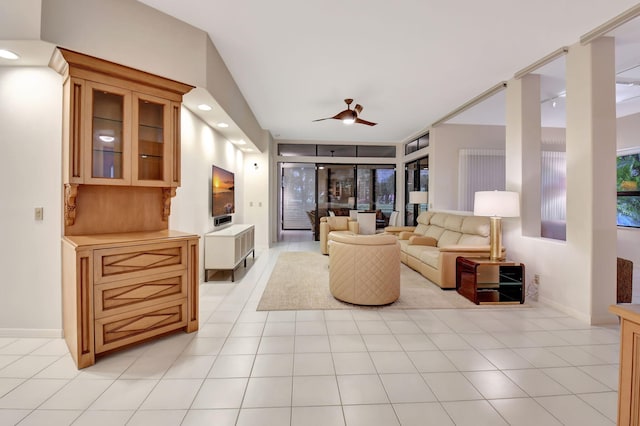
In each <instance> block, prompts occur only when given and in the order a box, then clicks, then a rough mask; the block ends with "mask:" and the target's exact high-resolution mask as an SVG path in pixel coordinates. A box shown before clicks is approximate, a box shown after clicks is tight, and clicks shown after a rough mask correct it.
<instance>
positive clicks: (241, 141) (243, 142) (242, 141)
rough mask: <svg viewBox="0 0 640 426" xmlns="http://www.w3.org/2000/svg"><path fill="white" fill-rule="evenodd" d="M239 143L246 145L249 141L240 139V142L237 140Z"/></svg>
mask: <svg viewBox="0 0 640 426" xmlns="http://www.w3.org/2000/svg"><path fill="white" fill-rule="evenodd" d="M236 143H237V144H238V145H246V144H247V143H246V142H245V141H244V139H240V140H239V141H238V142H236Z"/></svg>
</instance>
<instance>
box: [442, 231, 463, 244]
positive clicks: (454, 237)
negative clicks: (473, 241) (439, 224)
mask: <svg viewBox="0 0 640 426" xmlns="http://www.w3.org/2000/svg"><path fill="white" fill-rule="evenodd" d="M461 236H462V234H461V233H460V232H456V231H450V230H448V229H447V230H445V231H444V232H443V233H442V235H441V236H440V238H438V247H444V246H451V245H454V244H458V241H459V240H460V237H461Z"/></svg>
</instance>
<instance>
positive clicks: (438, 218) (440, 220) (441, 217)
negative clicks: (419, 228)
mask: <svg viewBox="0 0 640 426" xmlns="http://www.w3.org/2000/svg"><path fill="white" fill-rule="evenodd" d="M449 216H450V215H449V214H448V213H434V214H433V216H431V219H430V220H429V224H431V225H437V226H439V227H440V228H444V227H445V225H444V224H445V222H446V220H447V217H449Z"/></svg>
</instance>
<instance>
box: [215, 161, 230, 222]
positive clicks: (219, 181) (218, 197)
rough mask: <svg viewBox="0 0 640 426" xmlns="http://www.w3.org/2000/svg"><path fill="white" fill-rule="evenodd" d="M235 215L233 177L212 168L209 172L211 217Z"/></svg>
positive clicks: (221, 169) (219, 169) (220, 169)
mask: <svg viewBox="0 0 640 426" xmlns="http://www.w3.org/2000/svg"><path fill="white" fill-rule="evenodd" d="M231 213H235V199H234V175H233V173H232V172H230V171H228V170H225V169H223V168H220V167H216V166H213V167H212V172H211V215H212V216H213V217H217V216H224V215H227V214H231Z"/></svg>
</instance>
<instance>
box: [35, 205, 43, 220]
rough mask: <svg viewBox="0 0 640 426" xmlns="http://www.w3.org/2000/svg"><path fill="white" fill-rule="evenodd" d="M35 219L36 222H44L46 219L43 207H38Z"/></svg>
mask: <svg viewBox="0 0 640 426" xmlns="http://www.w3.org/2000/svg"><path fill="white" fill-rule="evenodd" d="M35 219H36V220H43V219H44V208H43V207H36V211H35Z"/></svg>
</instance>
